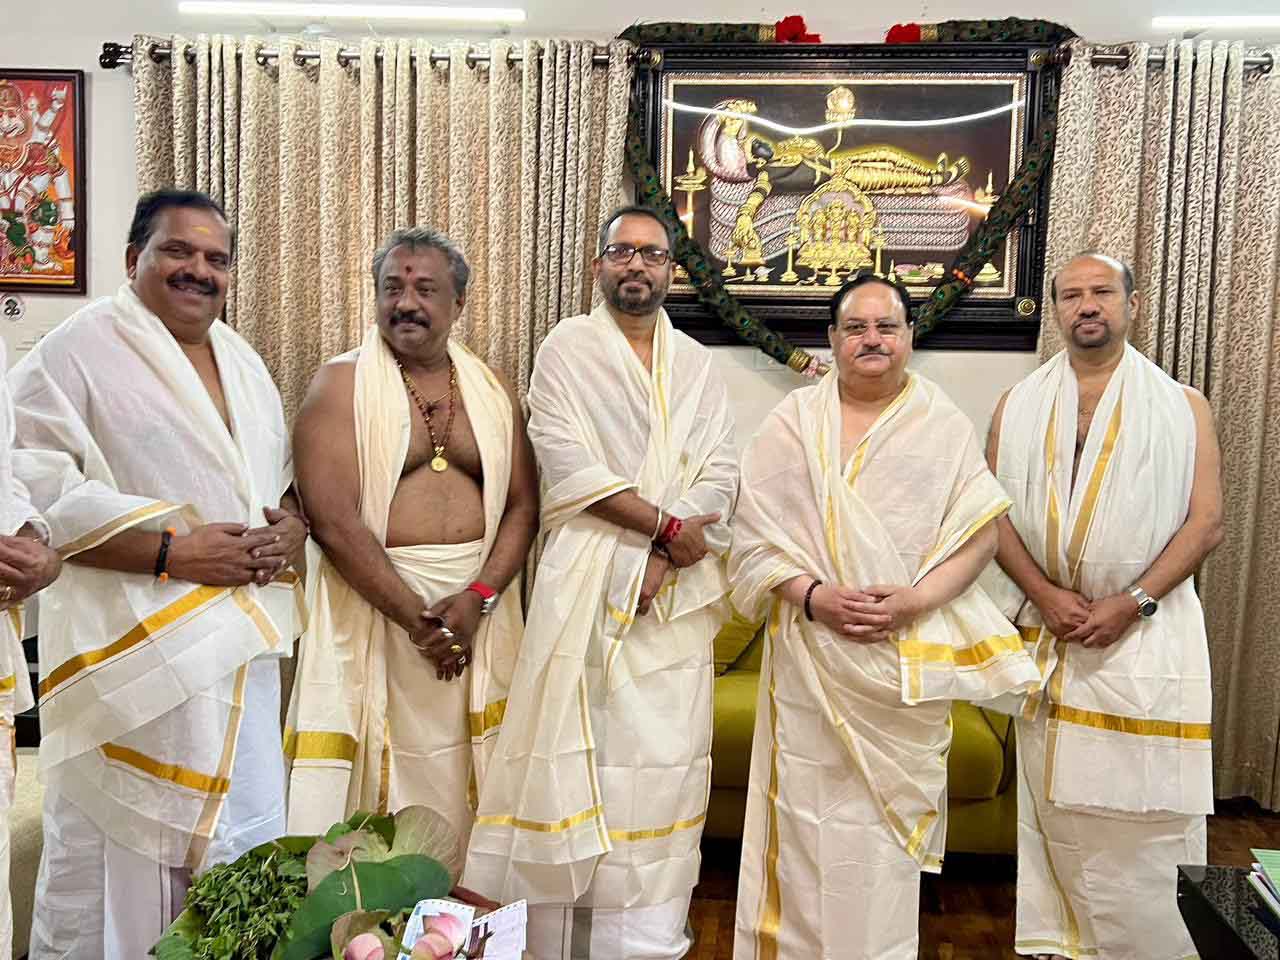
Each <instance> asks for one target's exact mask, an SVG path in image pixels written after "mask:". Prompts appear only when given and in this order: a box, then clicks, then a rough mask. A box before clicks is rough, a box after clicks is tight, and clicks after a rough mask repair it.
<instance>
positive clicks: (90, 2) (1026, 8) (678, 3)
mask: <svg viewBox="0 0 1280 960" xmlns="http://www.w3.org/2000/svg"><path fill="white" fill-rule="evenodd" d="M17 2H18V0H4V3H0V6H7V4H8V3H17ZM381 2H384V3H396V2H400V3H408V2H414V0H381ZM418 2H432V3H441V2H453V3H458V4H459V5H460V6H464V5H466V2H467V0H418ZM483 2H484V5H486V6H490V5H491V6H523V7H524V8H525V9H526V11H527V12H528V20H527V22H526V23H525V24H524V25H523V26H521V27H519V28H517V29H513V30H511V31H510V35H511V36H561V37H591V38H596V39H606V38H608V37H611V36H614V35H616V34H617V33H618V32H619V31H621V30H622V29H624V28H625V27H626V26H627V25H628V24H629V23H630V22H632V21H633V20H635V19H644V20H646V21H659V20H687V19H697V20H703V21H714V20H732V21H757V22H770V21H774V20H778V19H780V18H782V17H783V16H786V15H787V14H791V13H803V14H804V15H805V17H806V20H807V21H808V24H809V28H810V29H811V30H814V31H817V32H819V33H821V34H822V36H823V39H824V40H827V41H828V42H865V41H876V40H879V39H881V38H882V37H883V34H884V31H885V30H886V29H887V28H888V27H889V26H891V25H892V24H893V23H894V22H895V18H896V19H897V20H904V21H905V20H916V21H922V22H932V21H937V20H945V19H952V18H967V17H973V16H978V15H981V16H984V17H988V18H1000V17H1007V16H1022V17H1039V18H1044V19H1049V20H1058V21H1060V22H1063V23H1065V24H1067V25H1068V26H1070V27H1072V28H1073V29H1074V30H1075V31H1076V32H1077V33H1079V34H1081V35H1082V36H1084V37H1086V38H1087V39H1090V40H1094V41H1098V42H1119V41H1123V40H1133V39H1147V40H1165V39H1170V38H1171V36H1170V35H1169V34H1167V33H1165V34H1159V33H1155V32H1153V31H1152V30H1151V18H1152V17H1153V16H1156V15H1195V14H1218V15H1223V14H1275V13H1276V12H1277V3H1276V0H1135V2H1130V3H1126V2H1124V0H1076V2H1073V3H1070V4H1066V3H1061V2H1057V3H1048V2H1042V3H1034V2H1029V0H1022V2H1016V0H989V2H988V3H986V4H985V5H984V6H983V7H982V8H981V10H980V11H979V10H976V9H975V5H974V3H973V2H972V0H968V2H965V0H915V2H909V3H905V4H902V5H899V6H896V7H895V6H894V5H892V4H876V5H874V6H873V5H870V4H867V5H862V4H854V3H849V2H848V0H788V2H786V3H782V4H761V5H759V6H756V5H750V6H748V5H746V4H743V3H741V2H731V0H702V2H701V3H698V4H696V5H690V3H689V2H688V0H649V2H647V3H645V4H643V5H641V4H625V5H624V4H616V3H610V2H608V0H605V2H601V0H483ZM177 6H178V3H177V0H64V2H63V3H60V4H58V23H57V26H56V27H54V26H53V25H49V26H48V29H49V30H50V31H56V32H58V33H64V34H66V33H72V34H75V35H77V36H81V37H83V36H85V35H86V34H89V33H95V34H99V35H100V36H101V39H102V40H118V41H122V42H123V41H126V40H128V39H129V37H130V36H131V35H132V34H133V33H135V32H146V33H159V34H164V33H170V32H182V33H186V34H196V33H206V32H207V33H213V32H219V33H221V32H226V33H237V34H239V33H258V34H263V33H272V32H280V33H291V34H296V33H298V32H300V31H301V29H302V27H303V26H304V24H303V23H301V22H294V23H284V22H282V23H276V24H272V23H267V22H264V21H262V20H257V21H255V20H252V19H243V20H229V19H214V18H195V17H180V16H179V15H178V12H177ZM11 23H12V21H11ZM22 24H23V22H22V21H19V28H18V29H19V32H20V33H21V32H24V30H23V25H22ZM34 26H35V24H31V23H28V24H26V30H27V31H30V30H31V29H32V27H34ZM325 32H330V33H334V34H337V35H340V36H346V35H349V36H361V35H364V36H367V35H371V34H373V35H376V34H384V35H393V36H403V35H406V34H411V33H423V32H424V31H422V30H421V28H420V27H416V28H415V27H414V26H412V25H411V24H407V23H402V24H395V23H380V24H377V25H367V26H366V25H363V24H359V23H354V22H351V21H338V22H335V24H334V25H333V28H332V29H327V28H326V30H325ZM493 32H494V30H493V27H491V26H485V27H482V28H479V29H465V28H463V27H461V26H456V27H455V26H441V27H438V28H433V29H431V30H430V31H427V32H426V34H427V35H429V36H433V37H435V36H440V37H449V36H459V37H466V36H477V37H480V36H489V35H492V34H493ZM1206 36H1212V37H1215V38H1218V37H1222V38H1224V39H1225V38H1227V37H1226V36H1225V35H1224V34H1222V33H1213V34H1206ZM1243 39H1246V40H1249V41H1250V42H1255V43H1275V42H1280V29H1276V30H1272V31H1269V32H1263V31H1258V30H1252V31H1250V33H1249V36H1247V37H1244V38H1243ZM6 46H7V44H5V43H4V41H3V39H0V51H2V53H0V59H4V60H9V61H12V59H13V58H12V57H11V56H9V55H8V54H9V53H11V51H10V50H6V49H5V47H6Z"/></svg>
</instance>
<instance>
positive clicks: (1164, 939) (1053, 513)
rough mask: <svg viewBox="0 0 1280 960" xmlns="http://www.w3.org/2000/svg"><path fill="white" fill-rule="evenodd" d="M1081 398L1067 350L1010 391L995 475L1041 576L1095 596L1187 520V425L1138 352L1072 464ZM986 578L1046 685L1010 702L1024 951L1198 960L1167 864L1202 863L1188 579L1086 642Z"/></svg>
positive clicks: (1196, 632) (1201, 703)
mask: <svg viewBox="0 0 1280 960" xmlns="http://www.w3.org/2000/svg"><path fill="white" fill-rule="evenodd" d="M1078 402H1079V389H1078V385H1077V381H1076V377H1075V374H1074V372H1073V370H1072V368H1071V365H1070V363H1069V361H1068V358H1067V355H1066V353H1065V352H1064V353H1060V354H1058V355H1057V356H1056V357H1054V358H1053V359H1052V360H1050V361H1049V362H1048V363H1046V364H1045V365H1044V366H1042V367H1041V368H1040V369H1039V370H1037V371H1036V372H1035V373H1033V374H1032V375H1031V376H1030V377H1028V378H1027V379H1025V380H1023V381H1022V382H1021V383H1019V384H1018V385H1016V386H1015V387H1014V388H1013V389H1012V390H1011V391H1010V393H1009V396H1008V399H1007V400H1006V402H1005V408H1004V409H1005V412H1004V417H1003V420H1002V422H1001V429H1000V436H999V439H998V447H997V451H998V452H997V464H996V466H997V469H996V473H997V476H998V478H999V479H1000V481H1001V483H1002V484H1003V485H1004V487H1005V489H1006V490H1007V491H1008V493H1009V495H1010V496H1011V497H1012V498H1013V500H1014V508H1013V510H1012V511H1011V512H1010V519H1011V520H1012V522H1013V525H1014V527H1015V528H1016V529H1017V531H1018V533H1019V535H1020V536H1021V538H1022V541H1023V543H1024V544H1025V545H1026V547H1027V550H1028V551H1029V552H1030V553H1031V555H1032V557H1033V558H1034V559H1035V560H1036V562H1037V563H1038V564H1039V565H1040V567H1041V569H1042V570H1044V571H1045V573H1046V575H1047V576H1048V577H1049V579H1050V580H1051V581H1053V582H1054V583H1057V584H1059V585H1060V586H1063V587H1065V588H1067V589H1071V590H1075V591H1077V592H1079V593H1080V594H1081V595H1083V596H1084V597H1085V598H1086V599H1088V600H1095V599H1101V598H1103V597H1106V596H1110V595H1114V594H1117V593H1120V592H1122V591H1124V590H1125V589H1126V588H1127V587H1128V586H1129V585H1130V584H1132V583H1133V582H1134V581H1136V580H1138V579H1139V578H1140V577H1141V576H1142V574H1143V573H1144V572H1145V571H1146V570H1147V569H1148V568H1149V567H1150V566H1151V564H1152V563H1153V562H1154V561H1155V559H1156V557H1158V556H1159V555H1160V553H1161V552H1162V551H1163V550H1164V548H1165V546H1166V545H1167V544H1168V543H1169V541H1170V539H1172V537H1173V536H1174V534H1175V533H1177V531H1178V529H1179V528H1180V527H1181V526H1182V524H1183V522H1184V521H1185V520H1186V516H1187V510H1188V507H1189V503H1190V497H1191V486H1192V480H1193V476H1194V470H1195V447H1196V431H1195V420H1194V416H1193V414H1192V410H1191V406H1190V403H1189V401H1188V399H1187V396H1186V393H1185V390H1184V388H1183V387H1182V386H1181V385H1179V384H1177V383H1175V382H1174V381H1173V380H1171V379H1170V378H1169V377H1168V376H1167V375H1166V374H1165V373H1164V372H1163V371H1161V370H1160V368H1158V367H1157V366H1155V365H1154V364H1152V363H1151V362H1150V361H1148V360H1147V359H1145V358H1144V357H1143V356H1142V355H1141V354H1139V353H1138V352H1137V351H1136V350H1134V349H1133V348H1132V347H1127V348H1126V351H1125V355H1124V357H1123V358H1122V360H1121V362H1120V365H1119V367H1117V369H1116V371H1115V373H1114V374H1113V375H1112V377H1111V381H1110V383H1109V384H1108V386H1107V388H1106V390H1105V391H1104V393H1103V395H1102V397H1101V399H1100V400H1099V402H1098V404H1097V406H1096V408H1095V410H1094V414H1093V420H1092V423H1091V426H1090V429H1089V433H1088V435H1087V437H1086V438H1085V443H1084V447H1083V449H1082V450H1081V453H1080V461H1079V465H1078V466H1075V464H1074V459H1075V443H1076V423H1077V409H1078ZM1073 467H1074V471H1075V477H1074V480H1073V477H1072V472H1073ZM986 582H988V583H989V585H990V588H991V592H992V593H993V595H995V596H997V597H998V598H1000V600H1001V603H1002V605H1004V607H1005V609H1006V612H1009V613H1010V614H1011V615H1014V616H1015V617H1016V622H1017V623H1018V626H1019V630H1020V631H1021V634H1022V636H1023V640H1024V643H1025V645H1026V647H1027V650H1028V652H1030V653H1031V654H1032V655H1033V656H1034V657H1035V659H1036V663H1037V665H1038V667H1039V669H1040V672H1041V674H1042V677H1043V687H1042V689H1041V690H1040V691H1039V692H1038V693H1036V694H1034V695H1032V696H1030V697H1029V698H1027V699H1026V700H1025V702H1023V703H1021V704H1018V705H1016V706H1017V708H1018V711H1019V713H1020V718H1019V719H1018V721H1017V726H1016V735H1017V742H1018V754H1019V823H1018V860H1019V868H1018V923H1017V937H1016V947H1017V950H1018V952H1019V953H1024V954H1040V953H1049V954H1060V955H1062V956H1066V957H1071V958H1073V960H1078V958H1083V957H1100V958H1106V960H1112V958H1115V960H1182V958H1185V957H1190V956H1194V955H1195V950H1194V947H1193V945H1192V942H1191V939H1190V936H1189V935H1188V934H1187V931H1186V927H1185V925H1184V924H1183V922H1182V918H1181V916H1180V914H1179V912H1178V907H1177V901H1176V896H1175V885H1176V879H1177V867H1178V865H1179V864H1182V863H1203V862H1204V857H1205V815H1206V814H1207V813H1210V812H1212V810H1213V779H1212V764H1211V751H1212V747H1211V740H1210V729H1209V721H1210V717H1211V711H1212V707H1211V688H1210V681H1209V655H1208V645H1207V641H1206V638H1205V630H1204V614H1203V611H1202V609H1201V606H1200V601H1199V598H1198V597H1197V596H1196V592H1195V588H1194V584H1193V583H1192V581H1191V580H1190V579H1187V580H1185V581H1183V582H1182V583H1180V584H1178V585H1177V586H1176V587H1174V588H1173V590H1171V591H1170V592H1169V593H1168V594H1167V595H1165V596H1164V597H1162V598H1161V600H1160V607H1159V611H1158V612H1157V613H1156V615H1155V616H1154V617H1151V618H1150V619H1148V620H1140V621H1139V622H1137V623H1135V624H1134V625H1133V626H1132V627H1130V628H1129V629H1128V630H1127V631H1126V632H1125V633H1124V634H1123V635H1122V636H1121V637H1120V639H1119V640H1117V641H1116V642H1115V643H1113V644H1112V645H1111V646H1109V647H1106V648H1100V649H1091V648H1086V647H1084V646H1081V645H1079V644H1068V643H1066V642H1064V641H1062V640H1061V639H1059V638H1057V637H1054V636H1053V635H1052V634H1051V633H1050V632H1049V631H1048V630H1046V629H1044V626H1043V620H1042V618H1041V616H1040V612H1039V611H1038V610H1036V608H1035V607H1034V606H1033V605H1032V604H1030V603H1027V602H1024V598H1023V597H1022V595H1021V594H1020V593H1019V592H1018V591H1017V588H1016V587H1015V586H1014V585H1013V584H1012V582H1011V581H1010V580H1009V579H1008V578H1007V577H1005V576H1004V575H1003V574H1002V573H1000V572H999V571H998V569H996V568H994V566H993V568H992V569H991V570H990V571H988V580H987V581H986Z"/></svg>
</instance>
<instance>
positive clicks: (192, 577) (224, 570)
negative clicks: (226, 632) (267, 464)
mask: <svg viewBox="0 0 1280 960" xmlns="http://www.w3.org/2000/svg"><path fill="white" fill-rule="evenodd" d="M263 515H264V517H265V518H266V521H267V524H266V526H262V527H249V526H248V524H244V523H206V524H204V525H203V526H200V527H196V528H195V529H194V530H192V531H191V532H190V533H188V534H184V535H182V536H177V537H174V538H173V543H172V544H171V545H170V547H169V559H168V572H169V576H171V577H174V578H176V579H179V580H187V581H189V582H191V583H203V584H207V585H209V586H214V587H240V586H244V585H246V584H250V583H256V584H258V585H259V586H265V585H266V584H268V583H271V581H273V580H276V579H278V578H279V577H280V576H281V575H282V574H283V573H284V571H285V568H286V567H288V565H289V563H290V561H292V560H297V559H300V558H301V555H302V549H303V547H304V545H305V544H306V542H307V525H306V523H305V522H303V520H302V519H301V518H299V517H297V516H295V515H294V514H292V513H289V512H288V511H287V510H275V509H273V508H271V507H266V508H265V509H264V510H263Z"/></svg>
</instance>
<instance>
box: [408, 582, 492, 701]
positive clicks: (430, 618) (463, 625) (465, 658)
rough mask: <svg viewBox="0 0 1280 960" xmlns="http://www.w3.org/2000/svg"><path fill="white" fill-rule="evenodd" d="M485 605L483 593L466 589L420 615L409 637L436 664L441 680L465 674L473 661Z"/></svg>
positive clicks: (437, 673)
mask: <svg viewBox="0 0 1280 960" xmlns="http://www.w3.org/2000/svg"><path fill="white" fill-rule="evenodd" d="M483 604H484V601H483V600H482V598H481V597H480V594H478V593H476V592H475V591H474V590H463V591H462V592H461V593H455V594H452V595H450V596H448V597H445V598H444V599H443V600H441V601H440V602H439V603H437V604H434V605H433V606H430V607H427V608H426V609H425V610H422V611H421V612H420V613H419V614H418V615H417V620H416V621H415V622H414V623H413V626H412V629H410V630H409V640H410V642H411V643H412V644H413V645H414V646H415V647H417V648H418V652H419V653H421V654H422V656H423V657H425V658H426V659H427V660H429V661H430V662H431V663H432V664H433V665H434V666H435V668H436V679H437V680H452V679H453V678H454V677H460V676H462V671H463V670H465V669H466V667H467V664H469V663H470V662H471V655H472V651H473V650H474V648H475V636H476V630H478V629H479V627H480V617H481V614H482V612H483Z"/></svg>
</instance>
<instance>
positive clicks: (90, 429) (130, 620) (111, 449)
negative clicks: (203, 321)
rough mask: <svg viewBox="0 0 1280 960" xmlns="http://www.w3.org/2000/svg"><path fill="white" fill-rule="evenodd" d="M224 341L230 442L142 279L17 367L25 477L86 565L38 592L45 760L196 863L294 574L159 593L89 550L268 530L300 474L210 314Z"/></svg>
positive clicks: (266, 387) (285, 611)
mask: <svg viewBox="0 0 1280 960" xmlns="http://www.w3.org/2000/svg"><path fill="white" fill-rule="evenodd" d="M209 336H210V341H211V343H212V345H213V351H214V355H215V357H216V358H217V363H218V370H219V374H220V376H221V379H222V387H223V391H224V393H225V395H226V401H227V406H228V409H229V412H230V417H231V424H232V429H231V431H230V432H229V431H228V430H227V427H226V425H225V424H224V423H223V422H222V418H221V416H220V415H219V414H218V411H217V408H216V407H215V406H214V404H213V400H212V399H211V398H210V397H209V394H208V392H207V391H206V390H205V388H204V386H203V384H202V383H201V382H200V378H199V376H198V374H197V373H196V371H195V368H194V367H192V365H191V363H190V361H189V360H188V359H187V358H186V355H185V354H183V352H182V350H181V349H180V348H179V347H178V344H177V342H176V341H175V340H174V339H173V337H172V336H171V335H170V334H169V332H168V330H166V329H165V327H164V325H163V324H162V323H161V321H160V320H159V318H158V317H156V316H155V315H154V314H153V313H151V312H150V311H149V310H147V309H146V308H145V307H144V306H143V305H142V303H141V301H139V300H138V298H137V296H136V295H135V294H134V292H133V290H132V288H131V287H130V286H129V285H128V284H125V285H123V286H122V287H121V288H120V290H119V291H118V292H117V293H116V295H115V296H114V297H111V298H103V299H101V300H97V301H95V302H93V303H91V304H89V305H88V306H86V307H84V308H83V309H81V310H80V311H78V312H77V313H76V314H74V315H73V316H72V317H70V318H69V319H68V320H67V321H66V322H65V323H63V324H62V325H60V326H59V327H58V328H57V329H55V330H54V331H53V332H51V333H50V334H48V335H47V336H46V337H45V338H44V339H43V340H42V341H41V342H40V343H39V345H38V346H37V347H36V348H35V349H34V350H33V351H32V352H31V353H29V354H28V355H27V356H26V357H25V358H24V359H23V360H22V361H21V362H20V363H18V365H17V366H16V367H15V368H14V369H13V371H12V372H11V373H10V387H11V389H12V391H13V398H14V404H15V408H16V415H17V424H18V430H17V432H18V438H19V443H20V444H21V449H19V450H18V451H16V452H15V454H14V470H15V472H16V473H17V475H18V476H19V477H20V478H21V479H22V480H23V481H24V482H25V483H26V485H27V486H28V488H29V489H30V491H31V495H32V500H33V502H34V503H35V504H36V505H37V506H38V507H39V509H40V510H41V511H42V513H43V514H44V517H45V519H46V521H47V522H48V525H49V529H50V531H51V537H52V539H51V542H52V545H53V546H54V547H56V548H57V549H58V550H59V552H60V553H61V554H62V555H63V557H64V558H67V559H69V560H71V562H70V563H67V564H66V565H64V567H63V569H62V575H61V577H60V578H59V579H58V580H57V582H55V583H54V584H53V585H52V586H51V587H49V589H47V590H46V591H45V592H44V593H43V594H41V597H40V691H39V692H40V721H41V728H42V731H41V732H42V738H41V744H40V765H41V769H42V771H48V770H50V769H51V768H54V767H57V766H59V765H61V764H72V765H74V767H75V769H76V771H77V777H76V781H77V783H79V784H80V791H81V795H79V796H77V797H75V798H74V799H75V802H76V803H77V805H79V806H80V807H81V808H82V809H83V810H84V812H85V813H86V815H88V816H90V817H91V818H93V819H94V820H95V822H97V823H98V825H99V827H100V828H101V829H103V830H104V831H105V832H106V833H107V834H108V835H109V836H111V837H112V838H113V839H115V840H116V841H117V842H119V843H121V844H123V845H126V846H129V847H131V848H133V849H135V850H137V851H139V852H140V853H142V854H144V855H146V856H148V857H150V858H152V859H154V860H157V861H159V862H161V863H165V864H169V865H174V866H179V865H186V866H190V867H198V866H199V865H200V863H201V862H202V861H203V857H204V850H205V847H206V845H207V843H208V840H209V838H210V837H211V836H212V835H213V832H214V830H215V828H216V826H217V822H218V817H219V814H220V811H221V807H222V803H223V801H224V799H225V798H226V795H227V793H228V791H229V790H230V787H231V768H232V762H233V760H234V757H235V747H236V737H237V733H238V730H239V723H240V719H241V715H242V713H243V706H244V704H243V692H244V682H245V674H246V671H245V667H246V665H247V664H248V662H249V661H250V660H252V659H254V658H255V657H258V656H262V655H263V654H267V653H272V652H276V653H281V652H287V648H288V647H289V645H290V644H291V643H292V640H293V638H294V637H295V636H296V630H297V627H298V624H297V622H296V617H297V616H298V612H299V611H298V606H297V600H296V598H295V587H296V586H297V584H296V579H295V582H294V583H293V584H290V583H280V584H273V585H271V586H269V587H265V588H260V587H257V586H254V585H249V586H243V587H237V588H234V589H232V588H226V587H211V586H202V585H199V584H192V583H186V582H183V581H179V580H170V581H169V582H168V583H166V584H161V583H159V582H157V581H156V580H155V579H154V578H153V577H152V576H151V575H150V574H125V573H118V572H115V571H110V570H101V569H95V568H92V567H87V566H81V565H79V564H77V563H75V562H74V558H75V555H76V554H77V553H80V552H81V551H83V550H87V549H89V548H91V547H94V546H97V545H99V544H101V543H103V542H105V541H107V540H109V539H110V538H111V537H113V536H115V535H116V534H117V533H119V532H121V531H123V530H127V529H130V528H140V529H147V530H160V529H162V528H163V527H166V526H174V527H176V528H177V530H178V532H179V533H183V532H186V531H188V530H190V529H192V528H193V527H195V526H197V525H199V524H201V523H205V522H211V523H212V522H217V523H245V524H249V525H251V526H259V525H262V524H264V523H265V522H266V520H265V517H264V515H263V508H264V507H267V506H272V507H274V506H277V505H278V504H279V502H280V497H281V495H282V494H283V493H284V492H285V490H286V489H287V488H288V486H289V484H290V482H291V480H292V471H291V464H290V458H289V444H288V437H287V434H286V431H285V425H284V413H283V409H282V407H281V403H280V397H279V394H278V393H277V391H276V388H275V385H274V384H273V383H272V382H271V377H270V375H269V374H268V373H267V370H266V368H265V367H264V366H263V364H262V361H261V359H260V358H259V357H258V355H257V354H256V353H254V352H253V350H252V349H251V348H250V347H249V345H248V344H247V343H245V341H244V340H243V339H241V338H240V337H239V336H238V335H237V334H236V333H235V332H233V331H232V330H231V329H230V328H229V327H227V326H226V325H225V324H223V323H215V324H214V325H213V327H212V328H211V329H210V331H209ZM197 695H199V696H197Z"/></svg>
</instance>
